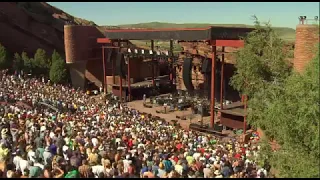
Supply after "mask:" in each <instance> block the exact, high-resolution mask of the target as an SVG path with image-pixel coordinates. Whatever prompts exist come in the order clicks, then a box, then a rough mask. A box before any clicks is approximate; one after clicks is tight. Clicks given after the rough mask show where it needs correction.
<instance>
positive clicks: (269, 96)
mask: <svg viewBox="0 0 320 180" xmlns="http://www.w3.org/2000/svg"><path fill="white" fill-rule="evenodd" d="M319 73H320V72H319V55H318V56H317V57H316V58H315V59H314V60H313V61H311V63H310V65H309V67H308V68H307V69H306V71H305V72H304V73H303V74H299V73H297V72H294V73H292V74H291V75H290V76H289V77H288V78H287V79H286V80H285V82H284V84H281V85H278V84H271V85H269V86H268V87H267V88H266V89H265V90H263V91H261V92H260V93H259V94H256V95H255V97H254V98H251V99H250V101H249V107H250V108H251V112H250V113H249V116H248V118H249V119H251V122H253V124H255V126H258V127H261V128H262V129H263V130H264V132H265V134H266V136H267V137H268V138H269V139H270V138H272V139H275V140H276V141H277V142H278V144H279V145H280V146H281V149H280V150H279V151H276V152H274V153H273V154H272V156H271V157H270V163H271V164H272V165H273V166H274V167H275V168H276V169H277V170H279V176H281V177H289V178H292V177H307V178H308V177H309V178H311V177H313V178H315V177H319V176H320V174H319V169H320V166H319V157H320V151H319V118H320V117H319V114H320V111H319V102H320V98H319V88H320V86H319ZM262 153H263V152H262Z"/></svg>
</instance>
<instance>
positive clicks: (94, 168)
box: [91, 165, 105, 178]
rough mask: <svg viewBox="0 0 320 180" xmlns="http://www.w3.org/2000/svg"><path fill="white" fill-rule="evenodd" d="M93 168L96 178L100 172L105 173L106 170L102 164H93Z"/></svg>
mask: <svg viewBox="0 0 320 180" xmlns="http://www.w3.org/2000/svg"><path fill="white" fill-rule="evenodd" d="M91 169H92V173H93V175H94V177H95V178H98V177H99V174H100V173H104V174H105V170H104V167H103V166H102V165H96V166H92V167H91Z"/></svg>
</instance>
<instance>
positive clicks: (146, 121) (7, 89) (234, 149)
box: [0, 72, 268, 178]
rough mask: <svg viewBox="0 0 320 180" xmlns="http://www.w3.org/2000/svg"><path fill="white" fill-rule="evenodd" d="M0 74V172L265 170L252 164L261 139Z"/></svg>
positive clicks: (190, 174)
mask: <svg viewBox="0 0 320 180" xmlns="http://www.w3.org/2000/svg"><path fill="white" fill-rule="evenodd" d="M0 79H1V82H0V102H1V110H0V121H1V122H0V123H1V124H0V132H1V142H0V143H1V144H0V177H4V178H38V177H43V178H75V177H80V178H89V177H95V178H109V177H113V178H181V177H183V178H263V177H267V175H268V173H267V172H268V168H266V167H260V166H259V165H258V163H256V161H257V158H258V155H259V146H254V145H250V143H248V144H244V143H240V142H237V141H235V140H230V141H228V142H223V141H221V140H220V139H219V138H215V137H214V136H211V135H204V134H199V133H196V132H192V131H186V130H183V129H181V128H176V127H174V126H173V125H171V124H170V123H169V122H166V121H165V120H161V119H158V118H156V117H153V116H151V115H149V114H144V113H140V112H139V111H137V110H134V109H129V108H127V107H125V106H124V105H122V104H120V103H118V102H117V101H115V100H112V99H105V100H101V101H99V100H95V99H94V98H90V97H89V95H88V94H86V93H84V92H82V91H80V90H76V89H74V88H72V87H67V86H62V85H54V84H53V85H52V84H50V82H45V81H44V80H42V79H40V80H39V79H34V78H22V77H21V76H17V75H8V74H6V73H5V72H2V73H1V74H0ZM21 102H23V103H21ZM40 102H43V103H46V104H50V105H52V106H54V107H56V109H58V110H54V109H52V108H46V107H44V106H41V105H39V103H40Z"/></svg>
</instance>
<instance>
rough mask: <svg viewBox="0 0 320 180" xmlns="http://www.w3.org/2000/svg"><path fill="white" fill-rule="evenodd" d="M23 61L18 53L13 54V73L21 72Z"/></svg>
mask: <svg viewBox="0 0 320 180" xmlns="http://www.w3.org/2000/svg"><path fill="white" fill-rule="evenodd" d="M23 66H24V65H23V60H22V58H21V56H20V55H19V53H14V57H13V69H14V70H15V71H21V70H22V69H23Z"/></svg>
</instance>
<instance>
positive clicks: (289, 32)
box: [118, 22, 295, 41]
mask: <svg viewBox="0 0 320 180" xmlns="http://www.w3.org/2000/svg"><path fill="white" fill-rule="evenodd" d="M118 26H119V27H123V28H151V29H155V28H157V29H158V28H159V29H160V28H202V27H208V26H225V27H253V26H251V25H245V24H204V23H186V24H175V23H163V22H149V23H139V24H123V25H118ZM274 29H275V30H276V32H277V33H278V34H279V35H280V36H281V37H282V38H283V39H284V40H286V41H294V40H295V30H294V29H292V28H287V27H274Z"/></svg>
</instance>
